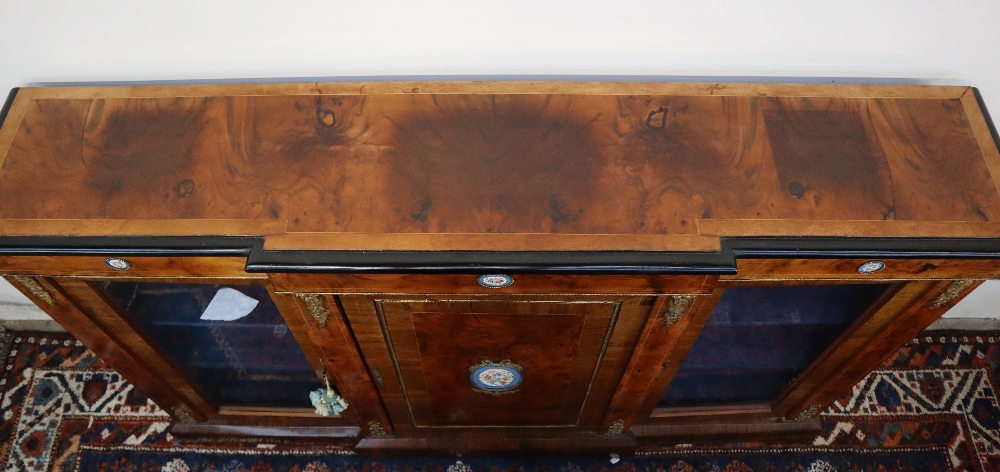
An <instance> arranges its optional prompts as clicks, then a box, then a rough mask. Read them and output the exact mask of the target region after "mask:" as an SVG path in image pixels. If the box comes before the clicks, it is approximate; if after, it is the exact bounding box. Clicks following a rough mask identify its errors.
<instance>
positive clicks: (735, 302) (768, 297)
mask: <svg viewBox="0 0 1000 472" xmlns="http://www.w3.org/2000/svg"><path fill="white" fill-rule="evenodd" d="M888 288H889V285H884V284H864V285H861V284H859V285H797V286H764V287H760V286H752V287H751V286H748V287H729V288H727V289H726V291H725V293H723V295H722V298H721V299H720V300H719V303H718V305H716V307H715V309H714V311H712V315H711V317H710V318H709V319H708V322H707V323H706V324H705V328H704V329H703V330H702V332H701V334H700V335H699V336H698V339H697V340H696V341H695V343H694V346H692V348H691V350H690V351H689V352H688V355H687V357H686V358H685V359H684V362H683V363H682V364H681V367H680V369H679V370H678V371H677V375H676V376H675V377H674V379H673V380H672V381H671V383H670V387H668V388H667V391H666V393H665V394H664V395H663V397H662V398H661V399H660V403H659V406H662V407H669V406H701V405H725V404H748V403H759V402H770V401H773V400H775V399H777V398H778V396H779V395H781V393H782V392H784V390H785V388H787V387H788V386H789V385H790V384H791V382H792V381H794V380H795V378H796V377H798V375H799V374H801V373H802V372H803V371H804V370H805V369H806V367H808V366H809V365H810V364H811V363H812V362H813V361H814V360H816V358H818V357H819V355H820V354H822V353H823V351H824V350H825V349H826V348H827V347H829V346H830V344H832V343H833V341H834V340H836V338H837V337H838V336H840V335H841V334H842V333H843V332H844V331H845V330H846V329H847V328H848V327H849V326H850V325H851V324H852V323H854V321H855V320H857V319H858V317H859V316H861V315H862V314H863V313H865V312H866V311H867V310H868V309H869V307H871V306H872V304H873V303H875V301H876V300H878V298H879V297H880V296H881V295H882V294H883V293H885V292H886V290H887V289H888Z"/></svg>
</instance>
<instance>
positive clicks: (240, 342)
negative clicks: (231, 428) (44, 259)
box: [15, 275, 350, 426]
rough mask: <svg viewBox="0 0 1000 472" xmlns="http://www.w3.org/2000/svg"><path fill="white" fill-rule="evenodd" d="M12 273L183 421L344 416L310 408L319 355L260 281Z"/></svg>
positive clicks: (264, 422)
mask: <svg viewBox="0 0 1000 472" xmlns="http://www.w3.org/2000/svg"><path fill="white" fill-rule="evenodd" d="M18 280H20V281H22V282H24V283H27V284H29V285H31V286H33V287H34V289H35V290H34V292H37V293H42V294H44V295H45V296H43V297H41V301H42V303H41V304H40V306H43V307H44V306H47V308H48V309H47V310H46V311H47V312H48V313H49V314H50V315H52V316H53V318H54V319H56V320H57V321H59V322H60V323H61V324H63V325H64V326H65V327H66V328H67V329H68V330H69V331H70V332H71V333H73V334H74V335H75V336H77V337H78V338H79V339H81V340H82V341H84V342H85V343H86V344H87V345H88V347H90V348H91V349H92V350H94V351H95V353H97V354H98V355H99V356H100V357H102V358H103V359H105V360H107V361H108V362H109V363H111V364H112V366H114V367H115V369H116V370H118V371H119V372H121V373H122V374H123V375H124V376H125V377H126V378H128V379H129V380H130V381H132V382H133V383H135V384H136V385H137V386H138V387H139V388H140V390H142V391H143V392H144V393H145V394H147V395H148V396H149V397H151V398H152V399H153V400H154V401H155V402H156V403H157V404H159V405H160V406H161V407H162V408H164V409H165V410H167V411H169V412H171V414H172V415H173V416H174V418H175V419H177V420H178V421H180V422H183V423H195V422H198V423H202V422H208V423H214V424H232V425H255V426H296V425H299V426H339V425H341V424H349V422H350V421H349V420H347V419H346V418H345V417H344V416H339V417H332V418H327V417H322V416H319V415H317V414H316V413H315V410H314V408H313V406H312V405H311V401H310V396H309V394H310V392H311V391H314V390H317V389H320V388H321V387H323V380H322V378H321V375H319V374H321V373H322V371H323V363H322V360H321V359H320V357H319V356H318V355H317V352H316V351H315V349H314V348H313V346H312V345H311V344H310V343H309V342H308V336H307V335H306V334H305V329H304V326H303V325H302V320H301V318H300V317H299V316H298V313H297V312H296V311H295V310H296V309H295V308H294V307H293V306H292V307H289V305H283V306H282V305H279V304H276V302H277V303H282V302H284V301H285V300H284V299H282V298H280V297H278V298H276V297H275V296H273V294H272V292H271V291H270V290H269V288H268V285H267V280H266V279H260V280H253V279H250V278H246V279H226V278H191V277H187V278H185V277H173V278H151V277H129V276H127V275H122V276H118V277H114V278H91V277H86V278H75V277H55V278H42V277H37V278H36V277H20V279H18ZM18 280H15V282H18ZM36 298H37V297H36ZM48 300H51V302H52V303H48ZM279 307H280V308H279ZM283 312H290V313H291V314H292V316H289V317H287V318H286V316H284V313H283Z"/></svg>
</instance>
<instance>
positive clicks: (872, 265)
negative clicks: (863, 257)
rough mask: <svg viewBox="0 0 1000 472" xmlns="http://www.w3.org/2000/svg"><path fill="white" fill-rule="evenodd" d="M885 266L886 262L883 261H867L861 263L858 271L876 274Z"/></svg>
mask: <svg viewBox="0 0 1000 472" xmlns="http://www.w3.org/2000/svg"><path fill="white" fill-rule="evenodd" d="M884 268H885V263H884V262H882V261H868V262H865V263H864V264H861V266H860V267H858V273H861V274H874V273H876V272H878V271H880V270H882V269H884Z"/></svg>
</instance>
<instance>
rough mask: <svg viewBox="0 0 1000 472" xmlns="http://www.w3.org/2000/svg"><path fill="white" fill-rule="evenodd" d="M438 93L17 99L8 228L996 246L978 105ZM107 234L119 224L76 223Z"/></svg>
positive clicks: (735, 95)
mask: <svg viewBox="0 0 1000 472" xmlns="http://www.w3.org/2000/svg"><path fill="white" fill-rule="evenodd" d="M516 88H517V87H514V89H516ZM528 88H530V87H528ZM434 89H435V87H420V88H419V90H421V92H418V93H405V94H377V93H376V94H366V95H359V94H357V93H356V90H357V89H352V90H355V92H353V93H345V89H344V87H343V86H336V85H331V84H317V85H315V86H314V87H312V88H310V89H304V90H303V91H300V93H298V94H289V95H282V94H280V93H279V94H247V95H241V94H232V95H226V94H222V95H213V96H210V97H204V96H194V97H192V98H174V97H164V96H159V97H157V96H149V97H145V98H124V97H114V96H107V97H105V98H89V99H88V98H75V99H65V98H59V97H48V96H46V93H47V90H49V89H28V90H22V91H21V92H20V93H19V95H18V96H19V98H18V100H20V102H19V103H17V104H16V105H18V107H19V109H23V111H24V113H23V117H22V118H21V119H20V122H19V123H13V124H11V125H10V126H16V129H14V130H13V131H10V132H9V134H10V135H11V136H12V141H11V144H10V146H9V148H8V151H7V154H6V156H4V158H3V162H2V167H0V219H4V220H8V222H9V223H12V224H14V225H8V226H5V228H17V227H21V226H17V225H20V224H22V223H23V224H27V225H30V227H31V228H44V229H45V231H46V232H47V234H70V233H76V232H78V231H79V228H81V227H83V228H86V230H87V231H88V233H90V234H110V235H120V234H143V233H142V230H141V227H140V226H136V225H138V223H133V222H141V221H148V220H175V219H180V220H202V221H203V223H201V224H192V225H189V226H184V225H177V226H175V227H174V228H175V229H174V230H173V231H175V232H177V233H179V234H194V235H205V234H220V235H248V234H275V233H277V234H281V233H282V232H287V233H290V234H315V235H331V236H338V235H344V236H345V237H347V236H350V235H351V234H368V233H378V234H393V235H401V234H421V233H422V234H440V233H448V234H454V235H469V234H475V235H485V234H498V233H499V234H558V235H563V234H574V235H585V236H594V237H597V236H598V235H600V236H601V237H607V236H608V235H655V236H661V237H663V238H664V239H663V240H664V241H671V239H670V236H673V235H699V234H701V235H707V236H716V235H718V236H725V235H727V234H730V235H733V234H739V233H740V232H752V233H753V234H760V235H769V234H773V235H780V234H785V233H787V232H788V231H789V230H788V229H785V228H790V227H793V226H794V225H796V224H797V223H796V222H798V221H801V220H822V221H824V222H825V223H823V224H815V225H812V226H809V227H806V228H805V229H803V230H802V231H804V232H803V233H802V234H803V235H816V236H822V235H827V236H829V235H834V236H836V235H842V234H845V233H848V232H850V233H852V234H856V233H857V232H858V231H860V230H861V229H863V235H866V236H918V235H921V236H934V235H938V234H941V233H942V231H945V232H947V233H948V234H951V235H968V236H984V235H989V234H991V233H990V231H994V230H993V229H992V228H993V226H992V225H993V224H994V223H993V222H997V221H1000V194H998V192H997V189H996V185H995V184H994V183H993V181H992V178H991V173H990V168H989V167H990V166H994V167H997V168H998V169H1000V164H995V163H994V164H991V163H990V162H991V161H989V160H987V159H984V154H983V152H984V151H983V150H982V149H981V148H980V146H981V144H982V143H983V141H982V140H981V139H980V138H979V137H977V135H976V134H975V133H974V132H973V129H974V128H973V127H972V121H970V120H972V119H973V118H975V119H981V117H977V116H972V117H970V116H969V115H967V108H965V107H966V106H967V102H968V101H969V100H970V99H969V98H967V97H966V96H962V98H961V99H958V98H948V99H944V98H926V97H921V98H911V97H919V96H920V94H918V93H913V92H906V93H900V92H896V91H894V92H892V93H894V94H896V95H898V97H897V98H888V97H883V96H878V95H875V96H859V97H850V96H844V95H845V94H840V95H838V96H832V97H825V98H824V97H817V96H794V94H793V95H790V96H782V95H780V94H768V93H756V94H741V93H740V92H738V91H736V90H737V89H736V88H734V87H730V86H727V87H726V88H724V89H721V90H717V91H716V92H720V93H721V92H724V93H727V94H729V95H716V96H711V95H707V94H706V92H705V90H707V89H699V90H698V93H692V92H691V91H694V90H695V89H690V90H689V92H688V93H687V94H674V95H670V94H660V95H658V94H649V93H647V94H622V93H610V94H594V93H587V94H569V93H548V94H538V93H497V92H496V91H494V92H490V93H451V92H449V93H428V92H427V91H431V90H434ZM437 89H441V87H437ZM664 89H665V90H666V88H664ZM328 90H336V91H337V93H330V92H328ZM609 90H610V89H609ZM29 95H32V96H34V97H35V98H24V97H27V96H29ZM194 95H198V94H194ZM966 95H968V94H966ZM60 96H72V94H67V93H63V94H62V95H60ZM16 116H21V115H16ZM8 121H11V120H8ZM5 129H7V127H5ZM987 142H988V141H987ZM12 189H17V190H16V191H14V190H12ZM104 219H113V220H120V221H122V222H123V224H122V225H102V224H99V223H95V224H93V225H85V226H81V225H80V223H74V221H80V220H83V221H87V220H104ZM745 220H755V221H757V224H755V225H754V226H750V227H748V226H746V225H743V224H742V223H740V222H741V221H745ZM883 220H888V221H889V222H891V223H897V222H904V221H905V222H911V223H913V224H912V225H909V226H906V225H903V226H901V225H898V224H895V225H894V224H889V223H885V224H880V222H882V221H883ZM253 222H270V223H274V224H273V225H270V226H265V225H257V224H253ZM921 222H923V223H935V224H936V225H927V224H925V225H919V224H917V223H921ZM124 223H128V224H124ZM984 223H988V224H989V225H988V226H983V224H984ZM67 225H72V227H69V226H67ZM800 227H801V225H800ZM233 228H243V229H240V230H237V229H233ZM265 228H266V229H265ZM800 232H801V231H800ZM330 241H334V240H330ZM328 244H331V245H334V244H335V243H332V242H331V243H328ZM372 244H373V245H376V246H377V245H379V244H382V243H372ZM661 246H662V245H661ZM449 248H450V249H459V250H460V249H462V244H461V241H460V240H454V241H453V242H451V243H449ZM371 249H384V247H382V246H377V247H372V248H371ZM525 249H531V247H530V244H529V245H527V247H525ZM636 249H637V250H644V249H647V248H645V247H636Z"/></svg>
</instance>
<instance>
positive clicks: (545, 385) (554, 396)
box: [340, 295, 655, 431]
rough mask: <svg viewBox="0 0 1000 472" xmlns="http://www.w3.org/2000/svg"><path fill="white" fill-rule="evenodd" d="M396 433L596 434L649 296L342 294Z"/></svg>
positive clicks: (650, 301)
mask: <svg viewBox="0 0 1000 472" xmlns="http://www.w3.org/2000/svg"><path fill="white" fill-rule="evenodd" d="M340 299H341V302H342V304H343V307H344V311H345V313H346V315H347V318H348V320H349V322H350V325H351V327H352V329H353V331H354V333H355V335H356V336H357V339H358V341H359V343H360V347H361V349H362V351H363V354H364V356H365V359H366V361H367V363H368V365H369V367H370V368H371V369H372V371H373V375H374V376H375V378H376V381H377V382H378V384H379V387H378V388H379V391H380V393H381V396H382V398H383V400H384V402H385V405H386V408H387V410H388V412H389V415H390V416H391V420H392V423H393V426H394V427H395V428H396V430H397V431H407V430H427V429H435V428H438V429H440V428H549V429H551V428H565V429H571V430H589V431H593V430H596V429H597V427H598V424H599V422H600V420H601V418H602V416H603V414H604V411H605V409H606V407H607V404H608V401H609V399H610V397H611V395H612V394H613V392H614V390H615V388H616V387H617V385H618V381H619V379H620V378H621V375H622V372H623V369H624V367H625V364H626V363H627V361H628V358H629V356H630V354H631V347H632V346H633V345H634V343H635V341H636V339H637V338H638V336H639V333H640V330H641V328H642V326H643V324H644V322H645V320H646V318H647V317H648V316H649V315H650V312H651V310H653V306H654V301H655V299H654V298H652V297H608V296H574V297H572V298H570V297H560V296H553V297H540V296H532V297H525V296H482V297H475V296H468V297H462V296H433V297H424V296H385V297H379V296H364V295H344V296H341V297H340Z"/></svg>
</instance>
